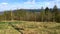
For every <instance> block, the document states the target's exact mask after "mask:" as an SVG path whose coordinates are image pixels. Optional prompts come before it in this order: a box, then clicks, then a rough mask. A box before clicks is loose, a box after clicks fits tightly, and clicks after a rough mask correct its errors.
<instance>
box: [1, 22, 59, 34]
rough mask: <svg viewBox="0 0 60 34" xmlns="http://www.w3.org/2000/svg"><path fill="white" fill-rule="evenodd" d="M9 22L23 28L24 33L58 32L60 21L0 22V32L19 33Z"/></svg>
mask: <svg viewBox="0 0 60 34" xmlns="http://www.w3.org/2000/svg"><path fill="white" fill-rule="evenodd" d="M9 23H12V24H13V25H15V26H17V27H19V28H23V29H24V30H21V31H22V32H23V33H24V34H60V23H55V22H29V21H21V22H0V34H20V32H18V31H17V30H15V29H14V28H13V27H12V26H11V25H9Z"/></svg>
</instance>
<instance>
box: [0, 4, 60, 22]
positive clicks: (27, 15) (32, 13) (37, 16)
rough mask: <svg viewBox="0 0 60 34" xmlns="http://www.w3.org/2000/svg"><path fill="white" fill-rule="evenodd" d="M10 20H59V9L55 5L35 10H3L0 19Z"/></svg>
mask: <svg viewBox="0 0 60 34" xmlns="http://www.w3.org/2000/svg"><path fill="white" fill-rule="evenodd" d="M3 20H5V21H10V20H19V21H39V22H60V10H59V9H58V8H57V6H56V5H55V6H54V7H53V8H51V9H50V8H48V7H46V8H45V9H43V7H42V8H41V9H40V10H38V11H36V10H24V9H20V10H19V9H17V10H13V11H4V13H3V14H2V15H0V21H3Z"/></svg>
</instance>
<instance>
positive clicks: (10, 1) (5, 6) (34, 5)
mask: <svg viewBox="0 0 60 34" xmlns="http://www.w3.org/2000/svg"><path fill="white" fill-rule="evenodd" d="M55 4H56V5H57V6H58V8H60V0H0V11H4V10H14V9H40V8H41V7H44V8H45V7H49V8H53V6H54V5H55Z"/></svg>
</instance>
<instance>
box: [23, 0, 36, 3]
mask: <svg viewBox="0 0 60 34" xmlns="http://www.w3.org/2000/svg"><path fill="white" fill-rule="evenodd" d="M24 4H35V0H28V1H27V2H24Z"/></svg>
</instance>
